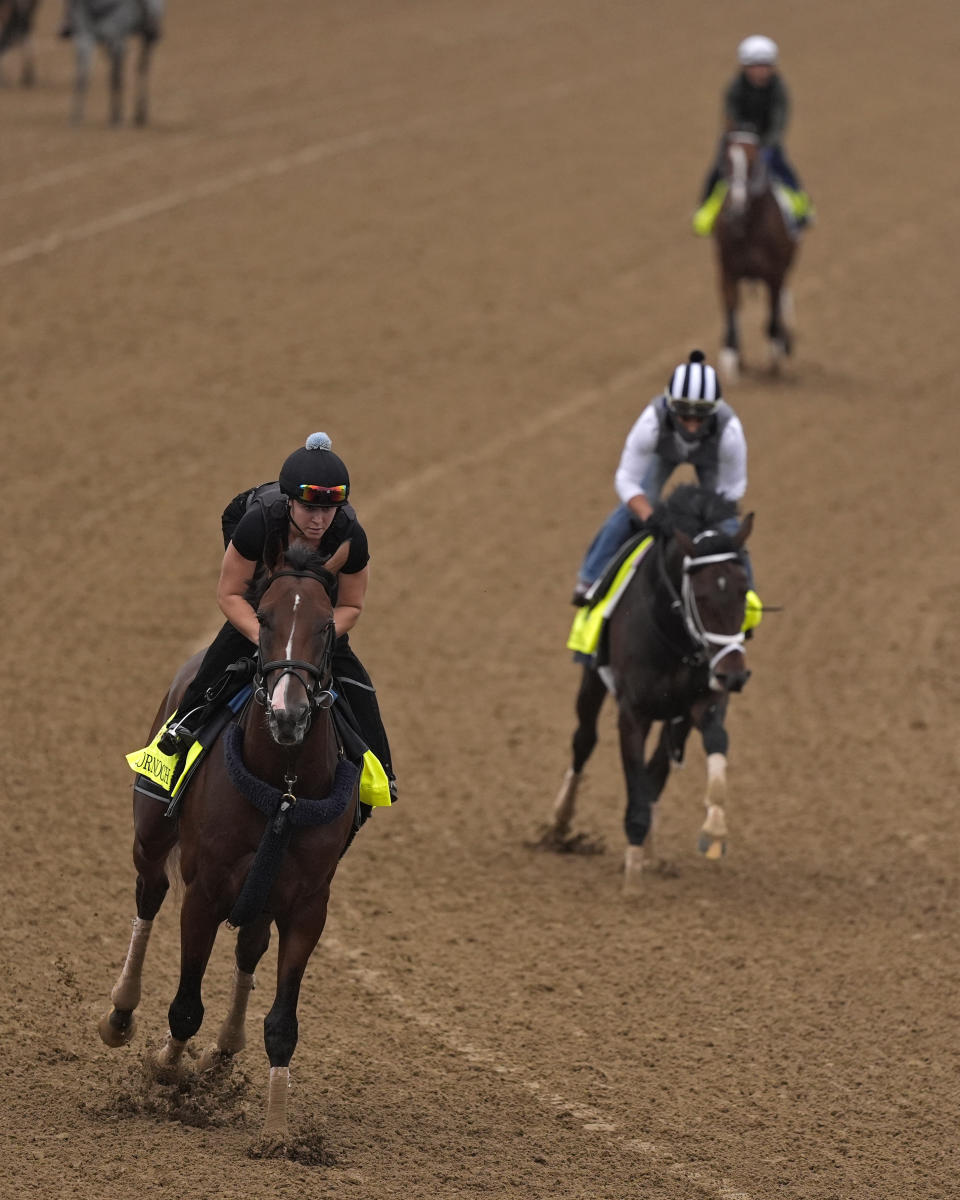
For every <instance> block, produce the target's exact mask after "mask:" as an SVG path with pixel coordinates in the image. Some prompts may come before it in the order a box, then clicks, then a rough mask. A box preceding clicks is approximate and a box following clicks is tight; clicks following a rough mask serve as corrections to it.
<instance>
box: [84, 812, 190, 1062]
mask: <svg viewBox="0 0 960 1200" xmlns="http://www.w3.org/2000/svg"><path fill="white" fill-rule="evenodd" d="M133 814H134V815H133V823H134V830H135V832H134V839H133V864H134V866H135V867H136V868H137V887H136V901H137V915H136V917H135V918H134V921H133V932H132V933H131V935H130V945H129V946H128V948H127V957H126V959H125V960H124V963H123V967H122V969H121V971H120V978H119V979H118V980H117V982H116V983H115V984H114V986H113V991H112V992H111V993H110V1000H111V1002H112V1003H113V1008H112V1009H111V1011H110V1012H108V1013H105V1014H104V1015H103V1016H102V1017H101V1018H100V1022H99V1024H98V1026H97V1028H98V1030H99V1032H100V1037H101V1039H102V1040H103V1041H104V1043H105V1044H106V1045H108V1046H111V1047H114V1048H116V1047H117V1046H125V1045H126V1044H127V1043H128V1042H129V1041H130V1040H131V1039H132V1038H133V1035H134V1033H135V1032H136V1019H135V1018H134V1015H133V1011H134V1009H135V1008H136V1007H137V1005H138V1004H139V1003H140V988H141V980H142V977H143V960H144V958H145V956H146V953H147V943H148V942H149V940H150V934H151V932H152V930H153V919H154V917H155V916H156V915H157V913H158V912H159V910H160V905H161V904H162V903H163V899H164V897H165V896H166V894H167V889H168V888H169V887H170V881H169V880H168V879H167V871H166V863H167V858H168V856H169V854H170V851H171V850H172V849H173V847H174V846H175V845H176V844H177V824H176V822H175V821H171V820H170V818H169V817H166V816H164V809H163V807H162V805H160V804H159V803H158V802H157V801H156V800H153V799H150V798H148V797H145V796H140V795H138V794H137V793H134V798H133Z"/></svg>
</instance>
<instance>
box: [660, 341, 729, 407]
mask: <svg viewBox="0 0 960 1200" xmlns="http://www.w3.org/2000/svg"><path fill="white" fill-rule="evenodd" d="M664 397H665V399H666V401H667V407H668V408H669V409H670V411H671V412H672V413H673V414H674V415H675V416H677V417H701V418H703V417H709V416H712V415H713V413H715V412H716V409H717V404H718V402H719V401H720V400H721V398H722V397H723V389H722V388H721V387H720V380H719V378H718V376H717V373H716V371H715V370H714V369H713V367H711V366H710V365H709V363H707V362H706V361H705V360H704V355H703V351H702V350H691V351H690V358H689V359H688V361H687V362H685V363H680V365H679V366H678V367H675V368H674V371H673V374H672V375H671V376H670V382H669V383H668V384H667V389H666V391H665V392H664Z"/></svg>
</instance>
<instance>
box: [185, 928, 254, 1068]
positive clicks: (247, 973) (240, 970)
mask: <svg viewBox="0 0 960 1200" xmlns="http://www.w3.org/2000/svg"><path fill="white" fill-rule="evenodd" d="M270 925H271V918H270V917H260V918H258V920H256V921H253V922H252V923H251V924H249V925H244V927H243V928H242V929H241V930H240V932H239V933H238V934H237V951H236V967H235V968H234V972H233V997H232V999H231V1002H230V1010H229V1012H228V1013H227V1016H226V1018H225V1020H224V1022H223V1024H222V1025H221V1026H220V1032H219V1033H218V1034H217V1040H216V1041H215V1042H214V1044H213V1045H212V1046H210V1047H208V1049H207V1050H205V1051H204V1053H203V1054H202V1056H201V1058H200V1063H199V1068H198V1069H199V1070H201V1071H208V1070H210V1068H212V1067H215V1066H217V1065H218V1064H219V1063H221V1062H223V1061H224V1060H225V1059H229V1058H232V1057H233V1055H234V1054H237V1053H239V1051H241V1050H242V1049H243V1048H244V1046H245V1045H246V1044H247V1037H246V1032H245V1028H244V1026H245V1023H246V1019H247V1004H248V1002H249V1000H250V993H251V992H252V991H253V989H254V987H256V983H255V982H254V977H253V973H254V971H255V970H256V967H257V963H258V962H259V961H260V959H261V958H263V955H264V953H265V952H266V949H267V946H268V945H269V944H270Z"/></svg>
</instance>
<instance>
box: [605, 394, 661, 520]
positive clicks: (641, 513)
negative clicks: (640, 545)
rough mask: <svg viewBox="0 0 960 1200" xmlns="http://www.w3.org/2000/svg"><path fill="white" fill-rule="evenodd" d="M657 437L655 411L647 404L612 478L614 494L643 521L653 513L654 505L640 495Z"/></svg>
mask: <svg viewBox="0 0 960 1200" xmlns="http://www.w3.org/2000/svg"><path fill="white" fill-rule="evenodd" d="M659 435H660V425H659V423H658V421H657V413H656V408H655V406H654V405H653V404H648V405H647V407H646V408H645V409H644V410H643V412H642V413H641V414H640V416H639V417H638V418H637V420H636V421H635V422H634V425H633V428H632V429H631V430H630V432H629V433H628V434H627V440H626V442H625V443H624V446H623V453H622V454H621V455H620V465H619V466H618V467H617V473H616V475H615V476H614V486H615V487H616V489H617V495H618V496H619V497H620V499H621V501H622V502H623V503H624V504H626V505H627V507H628V508H630V509H631V510H632V511H633V512H634V514H635V515H636V516H637V517H639V518H640V520H641V521H645V520H646V519H647V517H649V516H650V514H651V512H653V506H652V505H651V503H650V501H649V500H648V499H647V498H646V496H645V495H644V494H643V477H644V475H646V473H647V468H648V467H649V466H650V464H651V462H652V461H653V459H654V458H655V457H656V452H657V438H658V437H659Z"/></svg>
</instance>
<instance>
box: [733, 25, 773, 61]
mask: <svg viewBox="0 0 960 1200" xmlns="http://www.w3.org/2000/svg"><path fill="white" fill-rule="evenodd" d="M777 53H778V51H777V43H776V42H775V41H774V40H773V39H772V38H768V37H764V36H763V34H762V33H754V34H752V35H751V36H750V37H748V38H744V39H743V41H742V42H741V43H740V45H739V46H738V47H737V58H738V59H739V60H740V65H741V67H775V66H776V65H777Z"/></svg>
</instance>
